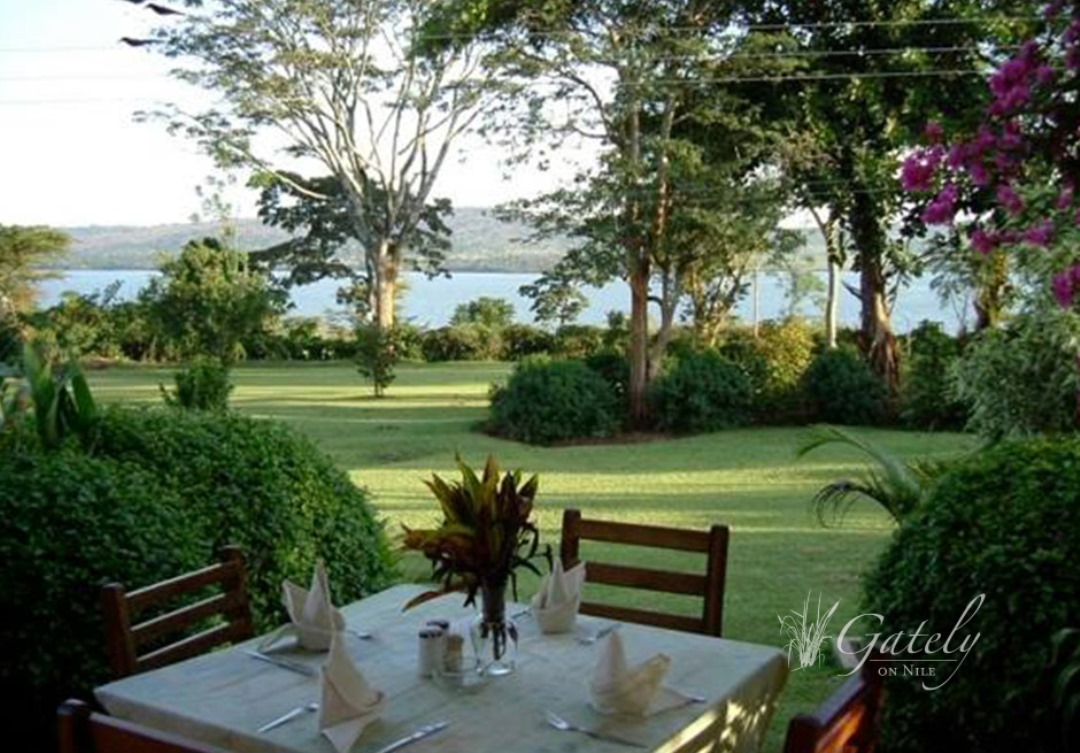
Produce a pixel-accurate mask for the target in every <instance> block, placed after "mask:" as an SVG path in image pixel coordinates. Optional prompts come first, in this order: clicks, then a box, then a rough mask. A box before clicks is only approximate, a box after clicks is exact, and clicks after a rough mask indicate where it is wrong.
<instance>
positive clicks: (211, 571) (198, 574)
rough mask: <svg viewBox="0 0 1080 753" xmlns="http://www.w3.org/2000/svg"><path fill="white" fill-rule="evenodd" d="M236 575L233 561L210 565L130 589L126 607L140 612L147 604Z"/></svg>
mask: <svg viewBox="0 0 1080 753" xmlns="http://www.w3.org/2000/svg"><path fill="white" fill-rule="evenodd" d="M236 577H237V572H236V566H235V565H234V564H233V563H228V564H223V563H218V564H216V565H210V566H209V567H204V568H202V569H201V570H196V571H194V572H191V573H186V574H184V575H180V576H177V577H175V578H170V579H169V580H165V581H162V582H161V583H155V584H154V585H152V586H146V587H145V588H140V589H138V590H136V591H132V592H131V593H129V594H128V595H127V598H128V608H129V609H130V610H131V611H132V612H140V611H142V610H143V609H146V608H147V607H149V606H153V605H154V604H160V603H161V602H163V601H167V600H169V599H173V598H176V597H177V596H182V595H184V594H189V593H191V592H192V591H197V590H198V589H200V588H203V587H205V586H212V585H216V584H224V583H229V582H232V581H234V580H235V579H236Z"/></svg>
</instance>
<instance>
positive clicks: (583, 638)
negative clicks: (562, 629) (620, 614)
mask: <svg viewBox="0 0 1080 753" xmlns="http://www.w3.org/2000/svg"><path fill="white" fill-rule="evenodd" d="M620 627H622V623H621V622H613V623H611V624H610V625H605V626H604V627H602V628H600V629H599V630H597V631H596V632H595V633H593V634H592V635H579V636H578V639H577V641H578V643H580V644H582V645H584V646H591V645H592V644H594V643H596V642H597V641H598V640H600V639H601V638H603V637H604V636H605V635H607V634H608V633H610V632H612V631H614V630H618V629H619V628H620Z"/></svg>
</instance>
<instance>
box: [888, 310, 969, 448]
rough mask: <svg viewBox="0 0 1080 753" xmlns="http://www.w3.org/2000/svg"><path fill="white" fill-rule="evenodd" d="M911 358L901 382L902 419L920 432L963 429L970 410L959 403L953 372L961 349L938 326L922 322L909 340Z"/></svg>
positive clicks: (953, 338)
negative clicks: (924, 430) (954, 387)
mask: <svg viewBox="0 0 1080 753" xmlns="http://www.w3.org/2000/svg"><path fill="white" fill-rule="evenodd" d="M907 340H908V343H909V345H908V358H907V368H906V370H905V373H904V379H903V381H902V382H901V388H902V394H901V401H902V404H901V408H900V417H901V418H902V419H903V421H904V423H906V424H907V425H908V426H912V427H915V428H919V429H960V428H963V426H964V424H965V423H966V422H967V414H968V410H967V406H966V405H965V404H964V403H963V402H961V401H959V400H957V399H956V397H955V391H954V389H953V384H952V382H953V372H954V369H955V368H956V363H957V361H958V360H959V358H960V351H961V345H960V341H959V340H958V339H957V338H955V337H950V336H949V335H947V334H946V333H945V332H944V331H943V330H942V329H941V325H940V324H938V323H937V322H923V323H922V324H920V325H919V326H918V327H916V328H915V329H913V330H912V331H911V332H910V333H909V334H908V336H907Z"/></svg>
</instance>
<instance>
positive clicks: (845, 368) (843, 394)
mask: <svg viewBox="0 0 1080 753" xmlns="http://www.w3.org/2000/svg"><path fill="white" fill-rule="evenodd" d="M803 395H804V399H805V400H806V405H807V409H808V411H809V412H810V414H811V416H812V418H813V420H816V421H824V422H826V423H830V424H846V425H850V426H862V425H868V424H874V423H878V422H880V421H882V420H884V418H885V416H886V404H885V400H886V396H887V394H886V390H885V385H884V384H883V383H882V381H881V380H880V379H879V378H878V377H877V376H876V375H875V374H874V372H872V371H871V370H870V367H869V366H868V365H867V363H866V361H864V360H863V358H862V356H860V355H859V353H858V352H857V351H856V350H854V349H853V348H847V347H844V348H837V349H836V350H823V351H822V352H820V353H819V354H818V355H817V357H816V358H814V361H813V363H811V364H810V368H809V369H807V371H806V375H805V376H804V377H803Z"/></svg>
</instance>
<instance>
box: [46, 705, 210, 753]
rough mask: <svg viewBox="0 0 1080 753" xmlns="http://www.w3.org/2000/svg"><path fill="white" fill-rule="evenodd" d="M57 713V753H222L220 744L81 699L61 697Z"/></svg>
mask: <svg viewBox="0 0 1080 753" xmlns="http://www.w3.org/2000/svg"><path fill="white" fill-rule="evenodd" d="M57 716H58V722H59V730H58V731H59V739H60V750H59V753H226V752H225V751H223V750H222V749H221V748H214V747H211V746H209V745H203V744H201V743H197V742H195V741H194V740H186V739H184V738H182V737H178V736H176V735H170V734H167V733H165V732H158V731H157V730H152V729H149V728H148V727H143V726H142V725H139V724H134V723H132V722H125V721H121V720H120V719H116V718H115V717H111V716H108V715H107V714H98V713H95V712H93V711H91V709H90V706H88V705H87V704H85V703H83V702H82V701H75V700H70V701H64V703H62V704H61V705H60V710H59V711H58V712H57Z"/></svg>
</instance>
